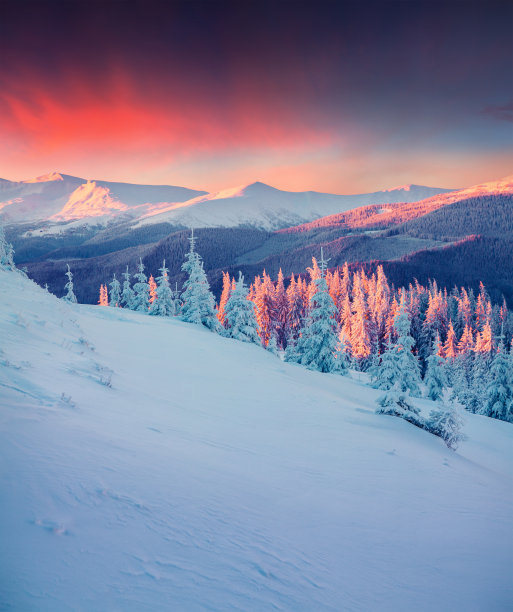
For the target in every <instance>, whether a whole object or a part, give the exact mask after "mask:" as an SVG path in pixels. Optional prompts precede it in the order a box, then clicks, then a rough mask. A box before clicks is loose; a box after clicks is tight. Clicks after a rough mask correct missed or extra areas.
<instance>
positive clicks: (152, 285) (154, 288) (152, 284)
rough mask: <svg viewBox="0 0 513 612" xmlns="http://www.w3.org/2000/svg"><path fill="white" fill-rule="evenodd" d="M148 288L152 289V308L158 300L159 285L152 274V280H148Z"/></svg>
mask: <svg viewBox="0 0 513 612" xmlns="http://www.w3.org/2000/svg"><path fill="white" fill-rule="evenodd" d="M148 286H149V288H150V306H151V304H153V302H154V301H155V300H156V299H157V283H156V282H155V279H154V278H153V274H150V278H149V279H148Z"/></svg>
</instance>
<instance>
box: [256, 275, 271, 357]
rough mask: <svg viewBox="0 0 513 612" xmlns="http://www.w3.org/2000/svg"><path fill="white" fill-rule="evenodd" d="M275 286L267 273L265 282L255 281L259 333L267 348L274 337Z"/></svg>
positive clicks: (264, 278)
mask: <svg viewBox="0 0 513 612" xmlns="http://www.w3.org/2000/svg"><path fill="white" fill-rule="evenodd" d="M273 298H274V286H273V283H272V281H271V279H270V277H269V275H268V274H267V273H266V272H265V270H264V274H263V281H262V282H260V279H258V281H257V279H255V305H256V317H257V323H258V333H259V335H260V340H261V341H262V344H263V346H267V344H268V342H269V340H270V339H271V336H272V335H273V318H272V317H273V311H274V299H273Z"/></svg>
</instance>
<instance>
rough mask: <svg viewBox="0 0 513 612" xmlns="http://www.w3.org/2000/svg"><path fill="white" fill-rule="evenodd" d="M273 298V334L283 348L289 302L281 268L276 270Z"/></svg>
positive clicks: (287, 332) (287, 322)
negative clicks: (276, 278)
mask: <svg viewBox="0 0 513 612" xmlns="http://www.w3.org/2000/svg"><path fill="white" fill-rule="evenodd" d="M273 298H274V299H273V312H272V315H273V321H274V325H273V327H274V335H275V336H276V342H277V344H278V346H279V347H280V348H282V349H284V348H286V346H287V338H288V336H289V304H288V300H287V293H286V291H285V285H284V283H283V272H282V271H281V268H280V271H279V272H278V281H277V283H276V288H275V290H274V296H273Z"/></svg>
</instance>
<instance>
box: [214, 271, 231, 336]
mask: <svg viewBox="0 0 513 612" xmlns="http://www.w3.org/2000/svg"><path fill="white" fill-rule="evenodd" d="M231 292H232V281H231V279H230V274H229V273H228V272H223V290H222V292H221V298H220V299H219V307H218V309H217V319H218V321H219V323H220V324H221V325H222V326H223V327H224V309H225V307H226V303H227V302H228V298H229V297H230V293H231Z"/></svg>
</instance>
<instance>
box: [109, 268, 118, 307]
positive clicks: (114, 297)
mask: <svg viewBox="0 0 513 612" xmlns="http://www.w3.org/2000/svg"><path fill="white" fill-rule="evenodd" d="M109 287H110V302H109V306H114V307H119V306H121V285H120V283H119V281H118V279H117V278H116V274H115V273H114V276H113V278H112V281H111V282H110V284H109Z"/></svg>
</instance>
